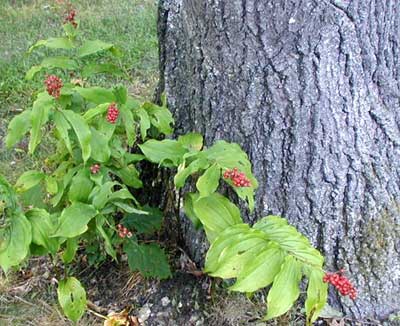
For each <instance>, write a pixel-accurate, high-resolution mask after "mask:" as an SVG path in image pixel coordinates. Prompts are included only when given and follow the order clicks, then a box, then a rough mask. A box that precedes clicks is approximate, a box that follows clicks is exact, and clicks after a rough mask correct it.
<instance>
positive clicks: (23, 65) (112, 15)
mask: <svg viewBox="0 0 400 326" xmlns="http://www.w3.org/2000/svg"><path fill="white" fill-rule="evenodd" d="M58 2H60V1H58ZM61 2H62V1H61ZM56 3H57V1H50V0H36V1H24V0H2V1H0V12H1V14H0V35H1V40H2V41H1V42H0V53H1V54H2V55H1V57H0V171H1V173H3V174H4V175H7V177H8V179H9V181H11V182H14V181H15V180H16V179H17V176H18V175H20V174H21V173H23V172H24V171H26V170H29V169H35V168H36V167H37V165H38V164H41V163H40V162H43V160H44V158H46V157H48V153H50V152H52V143H51V141H50V139H45V140H44V145H42V146H41V148H40V150H39V151H38V154H37V156H36V157H34V158H32V157H30V156H28V155H26V151H27V148H26V147H27V142H24V141H22V142H21V144H19V148H18V149H17V150H13V151H10V150H6V149H5V146H4V143H3V142H4V136H5V133H6V130H7V125H8V122H9V121H10V120H11V118H12V117H13V116H15V115H16V114H19V113H20V112H22V111H23V110H24V109H25V108H27V107H29V105H31V104H32V101H33V99H34V98H35V95H36V94H34V92H35V89H38V86H39V88H40V87H41V88H42V87H43V85H42V84H41V83H42V81H41V80H40V81H35V80H33V81H26V80H25V74H26V72H27V71H28V70H29V68H30V67H31V66H32V65H35V64H38V63H39V62H41V60H42V59H43V58H44V57H45V56H46V55H47V54H48V53H47V52H46V51H43V52H40V53H39V52H37V53H34V54H32V55H30V56H27V55H26V51H27V49H28V48H29V47H30V46H31V45H32V44H33V43H35V41H36V40H39V39H41V38H47V37H48V36H55V35H57V33H59V28H60V21H59V18H58V17H59V16H60V15H59V14H58V12H59V11H60V9H59V7H57V5H56ZM74 6H75V7H76V9H77V11H78V12H79V17H80V20H81V25H82V30H85V37H88V38H93V39H102V40H103V41H106V42H113V43H115V42H117V45H118V46H119V47H120V48H121V49H122V50H123V53H124V57H123V58H121V63H123V68H124V70H125V72H126V73H127V74H128V75H129V80H125V81H124V80H116V82H119V83H124V84H125V85H127V86H128V89H129V92H130V93H131V95H135V96H136V97H141V98H151V96H152V94H153V92H154V88H155V85H156V83H157V71H158V45H157V25H156V12H157V11H156V1H155V0H118V1H117V5H115V2H114V1H108V0H96V1H93V0H80V1H74ZM116 35H118V38H117V39H116ZM106 82H108V83H110V80H109V79H105V77H99V78H98V80H96V83H97V84H100V85H101V84H102V83H106ZM111 82H112V81H111ZM38 162H39V163H38Z"/></svg>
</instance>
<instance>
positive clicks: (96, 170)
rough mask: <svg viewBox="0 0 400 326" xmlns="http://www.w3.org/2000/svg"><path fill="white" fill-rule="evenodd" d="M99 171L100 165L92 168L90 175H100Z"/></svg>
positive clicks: (94, 165)
mask: <svg viewBox="0 0 400 326" xmlns="http://www.w3.org/2000/svg"><path fill="white" fill-rule="evenodd" d="M99 171H100V164H97V163H96V164H93V165H92V166H91V167H90V173H92V174H97V173H99Z"/></svg>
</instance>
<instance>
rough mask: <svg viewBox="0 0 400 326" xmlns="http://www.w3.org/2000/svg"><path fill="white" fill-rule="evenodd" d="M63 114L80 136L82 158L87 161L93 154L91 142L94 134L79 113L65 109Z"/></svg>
mask: <svg viewBox="0 0 400 326" xmlns="http://www.w3.org/2000/svg"><path fill="white" fill-rule="evenodd" d="M63 114H64V117H65V118H66V119H67V120H68V121H69V123H70V124H71V126H72V128H73V129H74V131H75V134H76V136H77V137H78V141H79V144H80V146H81V149H82V158H83V161H84V162H86V161H87V160H88V158H89V157H90V154H91V148H90V142H91V138H92V134H91V133H90V129H89V126H88V124H87V123H86V121H85V120H84V119H83V118H82V117H81V116H80V115H79V114H77V113H75V112H73V111H70V110H64V111H63Z"/></svg>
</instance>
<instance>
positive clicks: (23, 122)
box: [6, 110, 32, 148]
mask: <svg viewBox="0 0 400 326" xmlns="http://www.w3.org/2000/svg"><path fill="white" fill-rule="evenodd" d="M31 114H32V111H30V110H27V111H24V112H22V113H21V114H18V115H17V116H15V117H14V118H13V119H12V120H11V121H10V124H9V125H8V132H7V136H6V146H7V147H8V148H11V147H13V146H14V145H15V144H16V143H18V142H19V141H20V140H21V139H22V137H24V135H25V134H26V133H27V132H28V131H29V129H31V119H32V117H31Z"/></svg>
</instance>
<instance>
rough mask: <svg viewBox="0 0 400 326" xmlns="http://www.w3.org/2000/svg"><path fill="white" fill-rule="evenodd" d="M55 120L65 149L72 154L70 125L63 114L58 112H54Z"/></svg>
mask: <svg viewBox="0 0 400 326" xmlns="http://www.w3.org/2000/svg"><path fill="white" fill-rule="evenodd" d="M53 119H54V123H55V125H56V129H57V131H58V133H59V135H60V137H61V139H62V140H63V141H64V144H65V147H66V148H67V149H68V152H70V153H72V145H71V140H70V139H69V130H70V129H71V126H70V124H69V123H68V121H67V120H65V118H64V116H63V115H62V113H61V112H58V111H56V112H54V115H53Z"/></svg>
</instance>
